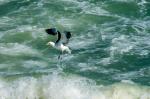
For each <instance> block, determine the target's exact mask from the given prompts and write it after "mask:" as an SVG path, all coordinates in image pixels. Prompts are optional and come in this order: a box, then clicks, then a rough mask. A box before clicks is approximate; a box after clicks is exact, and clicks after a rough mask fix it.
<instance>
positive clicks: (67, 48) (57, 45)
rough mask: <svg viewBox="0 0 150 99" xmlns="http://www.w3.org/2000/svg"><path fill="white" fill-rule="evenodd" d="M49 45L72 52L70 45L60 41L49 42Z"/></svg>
mask: <svg viewBox="0 0 150 99" xmlns="http://www.w3.org/2000/svg"><path fill="white" fill-rule="evenodd" d="M47 45H50V46H52V47H53V48H55V49H57V50H60V51H61V52H62V53H63V52H67V53H69V54H71V50H70V49H69V47H68V46H65V45H63V43H61V42H59V43H54V42H51V41H50V42H48V43H47Z"/></svg>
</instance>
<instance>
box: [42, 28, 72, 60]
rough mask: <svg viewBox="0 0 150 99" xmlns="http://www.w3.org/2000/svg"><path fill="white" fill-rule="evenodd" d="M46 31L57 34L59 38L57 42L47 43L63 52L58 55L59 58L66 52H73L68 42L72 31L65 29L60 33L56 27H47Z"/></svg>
mask: <svg viewBox="0 0 150 99" xmlns="http://www.w3.org/2000/svg"><path fill="white" fill-rule="evenodd" d="M45 32H46V33H47V34H49V35H53V36H55V35H57V37H58V38H57V40H56V41H55V42H52V41H49V42H48V43H47V44H46V45H49V46H51V47H53V48H55V49H57V50H59V51H61V54H60V55H59V56H58V58H60V56H61V55H63V53H64V52H67V53H68V54H71V49H70V48H69V47H68V46H67V44H68V43H69V39H70V38H71V36H72V35H71V32H70V31H64V32H63V33H60V32H59V31H58V30H57V29H56V28H50V29H45Z"/></svg>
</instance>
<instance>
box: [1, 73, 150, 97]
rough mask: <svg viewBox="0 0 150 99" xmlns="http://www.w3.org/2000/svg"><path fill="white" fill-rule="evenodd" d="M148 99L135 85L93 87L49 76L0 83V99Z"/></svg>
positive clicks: (145, 88)
mask: <svg viewBox="0 0 150 99" xmlns="http://www.w3.org/2000/svg"><path fill="white" fill-rule="evenodd" d="M39 98H40V99H150V88H149V87H148V86H140V85H136V84H134V83H132V84H130V83H128V82H126V83H124V82H123V83H117V84H113V85H109V86H101V85H96V84H95V83H94V82H93V81H91V80H88V79H85V78H81V77H76V76H70V77H63V76H58V75H55V74H54V75H48V76H43V77H41V78H33V77H25V78H20V79H16V80H15V81H12V82H6V81H2V80H1V81H0V99H39Z"/></svg>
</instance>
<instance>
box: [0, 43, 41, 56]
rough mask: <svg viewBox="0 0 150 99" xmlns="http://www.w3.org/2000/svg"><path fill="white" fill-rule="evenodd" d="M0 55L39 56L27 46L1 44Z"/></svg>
mask: <svg viewBox="0 0 150 99" xmlns="http://www.w3.org/2000/svg"><path fill="white" fill-rule="evenodd" d="M0 54H3V55H11V56H18V55H31V56H32V55H33V56H34V55H40V53H39V52H38V51H37V50H36V49H33V48H31V47H29V46H27V45H23V44H19V43H1V44H0Z"/></svg>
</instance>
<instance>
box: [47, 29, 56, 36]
mask: <svg viewBox="0 0 150 99" xmlns="http://www.w3.org/2000/svg"><path fill="white" fill-rule="evenodd" d="M45 32H46V33H47V34H50V35H56V34H57V30H56V28H50V29H45Z"/></svg>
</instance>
